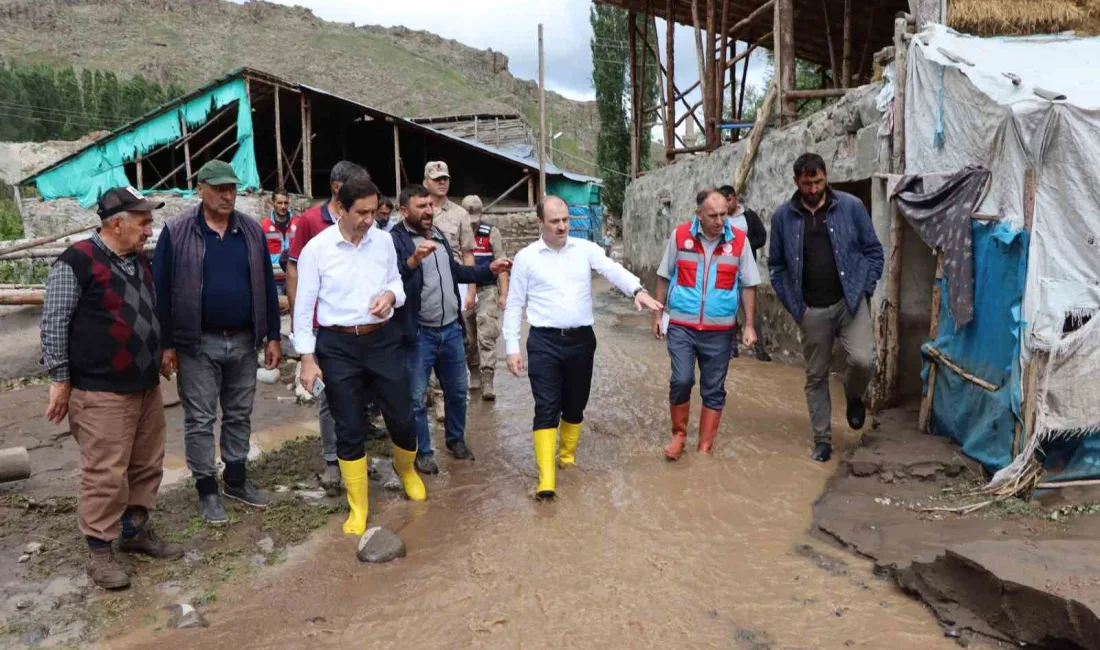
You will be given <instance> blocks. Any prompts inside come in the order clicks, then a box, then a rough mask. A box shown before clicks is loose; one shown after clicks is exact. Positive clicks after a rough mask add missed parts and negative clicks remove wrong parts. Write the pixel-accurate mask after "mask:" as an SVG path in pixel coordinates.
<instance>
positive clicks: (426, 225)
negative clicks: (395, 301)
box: [390, 185, 512, 474]
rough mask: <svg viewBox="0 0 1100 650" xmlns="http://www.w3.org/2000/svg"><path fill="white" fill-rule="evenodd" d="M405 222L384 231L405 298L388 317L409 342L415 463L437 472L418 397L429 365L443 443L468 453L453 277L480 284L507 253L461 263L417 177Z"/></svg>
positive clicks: (503, 264) (504, 265)
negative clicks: (439, 394) (437, 391)
mask: <svg viewBox="0 0 1100 650" xmlns="http://www.w3.org/2000/svg"><path fill="white" fill-rule="evenodd" d="M400 203H401V215H402V217H403V218H404V222H403V223H402V224H400V225H398V226H395V227H394V229H393V230H392V231H391V232H390V235H391V236H392V237H393V245H394V248H395V249H396V250H397V266H398V269H399V270H400V272H401V279H402V281H403V282H404V285H405V296H406V298H405V305H404V306H403V307H401V308H400V309H398V310H397V313H396V315H395V318H396V319H397V321H398V322H400V323H401V324H402V327H403V328H404V330H405V342H406V344H407V345H408V346H409V355H408V359H409V376H410V383H411V384H412V398H413V419H414V420H415V426H416V435H417V452H416V469H417V470H418V471H420V472H421V473H424V474H436V473H438V472H439V466H438V465H437V464H436V462H435V458H434V455H435V454H434V451H433V450H432V438H431V434H430V433H429V431H428V413H427V407H426V405H425V403H424V397H425V393H426V392H427V390H428V377H429V376H430V375H431V372H432V370H433V369H434V370H435V373H436V376H437V377H439V382H440V384H441V385H442V387H443V399H444V402H445V404H446V407H445V411H446V422H445V425H444V430H445V431H446V441H447V449H448V450H450V452H451V454H452V455H454V457H455V458H457V459H459V460H473V459H474V455H473V454H472V453H470V449H469V448H468V447H467V446H466V392H467V390H468V382H469V379H468V377H467V376H466V350H465V346H464V344H463V342H462V341H463V334H464V331H465V325H464V323H463V319H462V303H461V301H460V300H459V293H458V285H459V284H485V283H489V282H492V281H493V276H494V275H496V274H499V273H502V272H504V271H507V270H508V269H509V268H511V266H512V262H511V261H510V260H508V259H499V260H494V261H493V262H492V264H490V265H488V267H480V268H479V267H475V266H464V265H462V264H459V263H458V262H456V261H455V258H454V255H453V254H452V252H451V246H450V244H448V243H447V238H446V237H445V236H444V235H443V233H441V232H440V231H439V229H438V228H435V227H433V225H432V222H433V220H434V217H435V211H434V207H433V204H432V198H431V195H430V194H429V193H428V190H427V189H425V188H424V186H422V185H410V186H408V187H406V188H405V189H404V190H402V191H401V197H400Z"/></svg>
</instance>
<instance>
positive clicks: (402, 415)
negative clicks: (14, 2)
mask: <svg viewBox="0 0 1100 650" xmlns="http://www.w3.org/2000/svg"><path fill="white" fill-rule="evenodd" d="M336 198H337V202H338V203H339V207H340V208H341V211H342V213H343V216H342V217H341V218H340V220H339V221H337V222H336V225H335V227H332V228H327V229H325V230H324V231H322V232H321V233H320V234H319V235H317V236H316V237H314V238H313V239H312V240H311V241H310V242H309V244H307V245H306V247H305V248H304V249H303V250H302V253H301V255H300V256H299V257H298V292H297V300H296V302H295V304H294V310H295V313H294V316H295V318H294V347H295V348H296V349H297V350H298V353H299V354H301V355H302V376H301V379H302V386H303V387H304V388H305V389H306V390H307V391H310V392H313V387H314V386H313V384H314V382H315V381H317V380H322V381H323V383H324V389H323V390H324V391H325V396H326V398H327V399H328V404H329V410H330V411H331V412H332V415H333V418H334V419H335V420H336V455H337V458H338V461H339V465H340V474H341V476H342V477H343V479H344V489H345V491H346V492H347V499H348V505H349V506H350V508H351V512H350V514H349V515H348V519H347V521H345V522H344V533H345V534H347V535H362V534H363V533H364V532H366V529H367V458H366V448H365V443H366V435H365V433H364V428H363V418H364V407H365V406H366V401H367V399H368V398H373V399H374V400H375V401H376V402H377V403H378V404H379V405H380V406H381V407H382V417H383V418H384V419H385V421H386V428H387V429H388V430H389V432H390V436H391V437H392V439H393V469H394V471H395V472H396V473H397V475H398V477H400V479H401V483H402V484H403V485H404V487H405V494H407V495H408V497H409V498H410V499H412V500H413V501H423V500H424V499H425V498H426V496H427V494H426V490H425V488H424V482H423V481H421V480H420V477H419V476H418V475H417V473H416V470H415V469H414V468H413V463H414V462H415V460H416V433H415V430H414V429H413V421H412V402H411V400H410V399H409V392H408V390H406V389H405V388H406V387H407V386H408V385H409V376H408V369H407V368H408V366H407V360H406V350H405V346H404V344H403V332H402V328H401V325H400V324H399V323H395V322H393V320H392V319H393V311H394V309H395V308H396V307H400V306H401V305H403V304H405V289H404V287H403V286H402V282H401V275H400V273H399V272H398V270H397V251H396V250H395V249H394V247H393V239H392V238H391V237H390V235H389V233H387V232H385V231H382V230H379V229H377V228H373V227H372V226H373V225H374V213H375V210H376V209H377V208H378V198H379V192H378V188H377V187H376V186H375V185H374V183H372V182H371V181H370V179H368V178H364V177H356V178H352V179H350V180H348V181H347V182H346V183H344V184H343V185H342V186H341V187H340V190H339V192H338V193H337V195H336ZM315 307H316V310H317V323H318V330H317V333H316V334H314V331H313V326H312V325H313V322H312V321H313V313H314V308H315ZM322 378H323V379H322ZM364 388H365V389H366V390H364Z"/></svg>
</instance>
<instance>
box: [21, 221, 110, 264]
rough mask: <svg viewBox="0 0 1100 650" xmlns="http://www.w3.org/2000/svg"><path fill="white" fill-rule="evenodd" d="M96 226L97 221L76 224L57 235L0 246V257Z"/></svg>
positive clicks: (77, 233) (86, 230)
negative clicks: (91, 223) (86, 224)
mask: <svg viewBox="0 0 1100 650" xmlns="http://www.w3.org/2000/svg"><path fill="white" fill-rule="evenodd" d="M98 227H99V224H98V223H97V224H95V225H91V226H77V227H76V228H70V229H69V230H66V231H65V232H63V233H61V234H59V235H47V236H45V237H39V238H37V239H32V240H30V241H25V242H21V243H18V244H13V245H11V246H8V247H6V248H0V257H3V256H4V255H8V254H10V253H15V252H18V251H25V250H27V249H28V248H37V247H38V246H41V245H42V244H49V243H50V242H55V241H57V240H58V239H64V238H65V237H72V236H73V235H79V234H80V233H85V232H88V231H89V230H95V229H96V228H98Z"/></svg>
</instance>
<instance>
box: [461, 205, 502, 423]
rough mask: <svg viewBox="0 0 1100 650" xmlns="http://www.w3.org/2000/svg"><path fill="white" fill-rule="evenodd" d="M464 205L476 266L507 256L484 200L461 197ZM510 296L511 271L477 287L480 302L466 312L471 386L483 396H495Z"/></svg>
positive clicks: (467, 358) (484, 398) (467, 360)
mask: <svg viewBox="0 0 1100 650" xmlns="http://www.w3.org/2000/svg"><path fill="white" fill-rule="evenodd" d="M462 207H463V208H464V209H465V210H466V211H467V212H469V213H470V220H471V221H472V222H473V224H472V228H473V231H474V265H475V266H489V265H490V264H492V262H493V260H499V259H502V258H504V257H505V254H504V241H503V239H502V238H501V236H500V229H499V228H497V227H495V226H493V225H492V224H491V223H488V222H486V221H484V220H483V218H482V217H483V215H484V210H483V208H482V204H481V199H480V198H478V197H477V196H474V195H471V196H467V197H466V198H464V199H462ZM507 299H508V273H507V272H504V273H501V274H500V275H498V276H497V278H496V282H492V283H489V284H485V285H478V287H477V304H476V305H474V308H473V309H470V310H468V311H465V312H463V315H462V316H463V318H465V319H466V365H467V366H468V367H469V368H470V388H471V390H477V388H478V387H480V388H481V399H482V400H484V401H486V402H491V401H493V400H495V399H496V390H495V389H494V388H493V371H494V370H495V369H496V365H497V339H498V338H500V317H501V312H503V311H504V302H505V301H506V300H507Z"/></svg>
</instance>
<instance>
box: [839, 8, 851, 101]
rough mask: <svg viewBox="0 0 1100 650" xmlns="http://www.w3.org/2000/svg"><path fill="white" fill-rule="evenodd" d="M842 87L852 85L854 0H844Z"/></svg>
mask: <svg viewBox="0 0 1100 650" xmlns="http://www.w3.org/2000/svg"><path fill="white" fill-rule="evenodd" d="M840 75H841V84H840V87H841V88H849V87H850V86H851V85H852V0H844V52H843V54H842V58H841V61H840Z"/></svg>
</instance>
